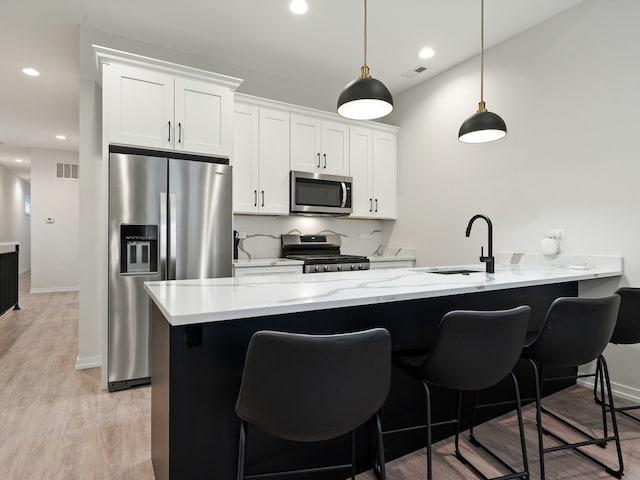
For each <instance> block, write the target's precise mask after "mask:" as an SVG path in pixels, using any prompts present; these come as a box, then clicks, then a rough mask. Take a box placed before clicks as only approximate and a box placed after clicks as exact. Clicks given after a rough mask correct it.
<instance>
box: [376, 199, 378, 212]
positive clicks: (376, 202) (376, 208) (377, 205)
mask: <svg viewBox="0 0 640 480" xmlns="http://www.w3.org/2000/svg"><path fill="white" fill-rule="evenodd" d="M376 213H378V199H377V198H376Z"/></svg>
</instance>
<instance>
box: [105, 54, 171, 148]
mask: <svg viewBox="0 0 640 480" xmlns="http://www.w3.org/2000/svg"><path fill="white" fill-rule="evenodd" d="M104 92H105V94H104V99H105V104H104V106H103V108H104V111H105V113H106V112H108V115H109V117H108V125H107V128H108V133H107V135H108V141H109V142H110V143H119V144H125V145H139V146H144V147H152V148H173V140H174V132H173V123H172V122H173V106H174V102H173V77H172V76H170V75H165V74H163V73H158V72H153V71H149V70H145V69H141V68H135V67H129V66H126V67H125V66H121V65H117V64H112V65H105V66H104Z"/></svg>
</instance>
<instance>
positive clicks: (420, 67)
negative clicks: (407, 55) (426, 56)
mask: <svg viewBox="0 0 640 480" xmlns="http://www.w3.org/2000/svg"><path fill="white" fill-rule="evenodd" d="M426 69H427V67H425V66H424V65H418V66H417V67H413V68H412V69H411V70H409V71H408V72H405V73H403V74H402V76H403V77H405V78H413V77H415V76H416V75H419V74H420V73H422V72H424V71H425V70H426Z"/></svg>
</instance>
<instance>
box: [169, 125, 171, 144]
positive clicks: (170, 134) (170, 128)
mask: <svg viewBox="0 0 640 480" xmlns="http://www.w3.org/2000/svg"><path fill="white" fill-rule="evenodd" d="M169 142H171V120H169Z"/></svg>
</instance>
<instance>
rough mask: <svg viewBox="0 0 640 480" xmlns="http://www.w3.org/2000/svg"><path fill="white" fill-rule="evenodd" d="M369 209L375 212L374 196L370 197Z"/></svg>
mask: <svg viewBox="0 0 640 480" xmlns="http://www.w3.org/2000/svg"><path fill="white" fill-rule="evenodd" d="M369 211H370V212H373V198H370V199H369Z"/></svg>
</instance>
